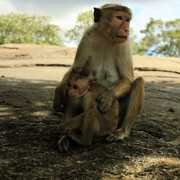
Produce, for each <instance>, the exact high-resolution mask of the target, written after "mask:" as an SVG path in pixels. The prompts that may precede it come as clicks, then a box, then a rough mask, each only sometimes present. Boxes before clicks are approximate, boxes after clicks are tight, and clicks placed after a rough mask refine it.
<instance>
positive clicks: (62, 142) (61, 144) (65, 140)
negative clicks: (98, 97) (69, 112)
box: [58, 113, 85, 152]
mask: <svg viewBox="0 0 180 180" xmlns="http://www.w3.org/2000/svg"><path fill="white" fill-rule="evenodd" d="M84 117H85V113H82V114H80V115H78V116H76V117H74V118H72V119H71V120H69V122H67V123H68V124H67V126H68V128H69V126H70V125H71V129H72V128H74V129H76V128H79V127H80V125H81V124H82V120H83V118H84ZM70 121H71V124H69V123H70ZM65 123H66V122H65ZM65 123H63V124H65ZM60 126H61V125H60ZM61 128H64V127H60V128H59V131H61ZM63 131H64V130H63ZM58 149H59V151H60V152H68V151H69V135H63V136H62V137H61V138H60V139H59V141H58Z"/></svg>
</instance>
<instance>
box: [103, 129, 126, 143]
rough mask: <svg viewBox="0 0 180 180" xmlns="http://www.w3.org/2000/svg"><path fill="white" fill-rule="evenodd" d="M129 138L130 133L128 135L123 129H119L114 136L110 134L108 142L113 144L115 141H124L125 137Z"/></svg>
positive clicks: (107, 138)
mask: <svg viewBox="0 0 180 180" xmlns="http://www.w3.org/2000/svg"><path fill="white" fill-rule="evenodd" d="M128 136H129V133H126V132H125V131H124V130H122V129H118V130H117V131H115V132H114V133H113V134H110V135H109V136H107V137H106V141H107V142H113V141H118V140H123V139H124V138H125V137H128Z"/></svg>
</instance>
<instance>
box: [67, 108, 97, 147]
mask: <svg viewBox="0 0 180 180" xmlns="http://www.w3.org/2000/svg"><path fill="white" fill-rule="evenodd" d="M97 116H98V115H96V112H95V110H93V109H91V110H89V111H88V112H86V115H85V117H84V119H83V124H82V135H79V134H77V133H76V132H75V131H73V130H72V131H70V137H71V138H72V139H73V140H74V141H76V142H77V143H79V144H81V145H87V146H90V145H91V144H92V139H93V137H94V135H95V134H96V133H97V132H98V131H99V127H100V124H99V121H98V119H97V118H98V117H99V116H98V117H97Z"/></svg>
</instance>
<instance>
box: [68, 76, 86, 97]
mask: <svg viewBox="0 0 180 180" xmlns="http://www.w3.org/2000/svg"><path fill="white" fill-rule="evenodd" d="M88 88H89V86H88V83H87V80H84V79H77V80H71V81H70V82H69V83H68V88H67V93H68V96H69V97H71V98H80V97H82V96H83V94H84V92H86V91H87V90H88Z"/></svg>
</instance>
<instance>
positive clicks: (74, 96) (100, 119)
mask: <svg viewBox="0 0 180 180" xmlns="http://www.w3.org/2000/svg"><path fill="white" fill-rule="evenodd" d="M67 82H68V84H67V91H66V93H67V96H68V104H69V105H68V107H69V109H67V111H66V112H65V116H66V113H67V114H68V113H69V112H72V110H73V109H74V111H77V108H78V109H81V112H82V113H81V114H79V115H77V116H71V117H70V116H69V117H70V118H69V119H67V120H66V121H65V122H64V123H62V124H61V125H60V126H59V131H60V133H61V134H64V135H66V136H68V137H70V138H71V139H73V140H74V141H76V142H77V143H79V144H81V145H91V144H92V142H96V140H97V139H98V137H106V135H109V134H111V133H113V132H114V131H115V130H116V129H117V127H118V122H119V102H118V100H117V99H115V100H114V101H113V103H112V106H111V108H110V110H109V111H108V112H106V113H101V112H100V111H98V109H97V102H96V98H97V97H98V95H99V94H100V93H102V92H104V90H105V89H106V88H105V87H103V86H102V85H100V84H98V83H97V82H96V80H95V78H94V73H93V71H92V70H91V69H89V68H88V67H84V68H72V69H71V72H70V75H69V77H68V81H67ZM79 129H80V130H81V133H82V134H79V133H77V130H79Z"/></svg>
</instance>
